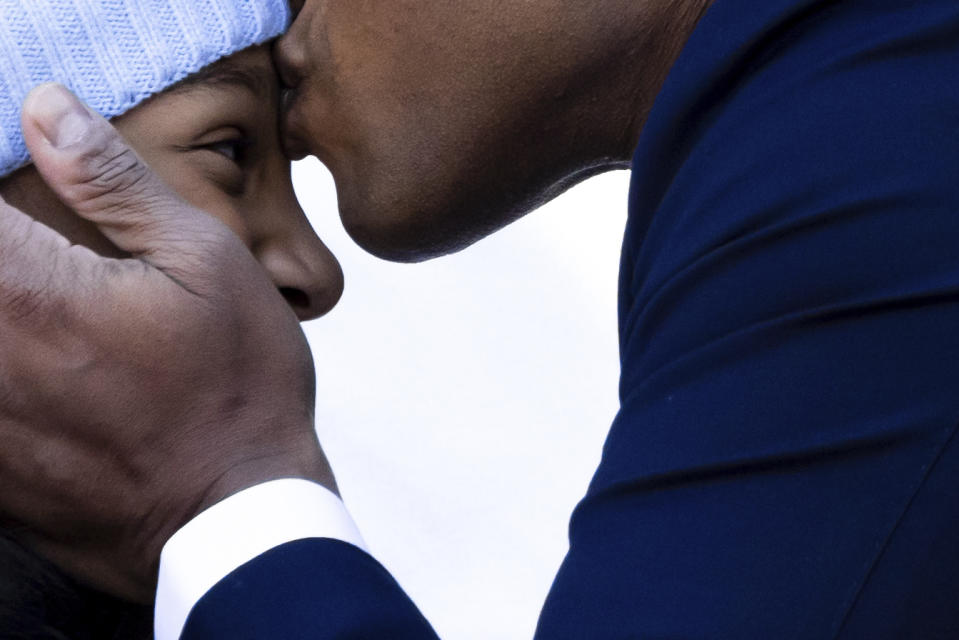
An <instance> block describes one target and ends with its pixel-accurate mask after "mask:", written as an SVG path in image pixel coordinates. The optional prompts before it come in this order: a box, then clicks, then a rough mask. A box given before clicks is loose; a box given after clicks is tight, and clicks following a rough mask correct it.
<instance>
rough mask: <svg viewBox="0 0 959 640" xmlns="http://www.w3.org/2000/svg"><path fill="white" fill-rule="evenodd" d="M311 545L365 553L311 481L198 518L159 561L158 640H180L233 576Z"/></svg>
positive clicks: (282, 483)
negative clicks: (194, 615) (265, 556)
mask: <svg viewBox="0 0 959 640" xmlns="http://www.w3.org/2000/svg"><path fill="white" fill-rule="evenodd" d="M304 538H333V539H335V540H342V541H343V542H348V543H350V544H353V545H356V546H357V547H359V548H361V549H363V550H364V551H365V550H366V545H365V543H364V542H363V538H362V537H360V533H359V531H358V530H357V528H356V525H355V524H354V523H353V520H352V519H351V518H350V515H349V513H347V511H346V507H345V506H344V505H343V502H342V501H341V500H340V499H339V498H338V497H337V496H336V495H335V494H334V493H333V492H331V491H330V490H328V489H326V488H325V487H322V486H320V485H318V484H316V483H314V482H310V481H308V480H300V479H285V480H273V481H271V482H265V483H263V484H259V485H256V486H254V487H250V488H249V489H244V490H243V491H241V492H239V493H236V494H234V495H232V496H230V497H229V498H226V499H225V500H223V501H221V502H218V503H217V504H215V505H213V506H212V507H210V508H209V509H207V510H206V511H204V512H203V513H201V514H199V515H198V516H196V517H195V518H194V519H193V520H191V521H190V522H188V523H187V524H185V525H184V526H183V527H182V528H181V529H180V530H179V531H177V532H176V533H175V534H173V537H171V538H170V539H169V540H168V541H167V543H166V544H165V545H164V546H163V551H162V553H161V554H160V579H159V583H158V584H157V595H156V609H155V622H154V633H155V640H178V638H179V637H180V634H181V633H182V632H183V627H184V625H185V624H186V619H187V616H189V615H190V611H191V610H192V609H193V607H194V606H195V605H196V603H197V602H199V601H200V599H201V598H202V597H203V596H204V595H205V594H206V592H207V591H209V590H210V589H212V588H213V587H214V586H215V585H216V583H218V582H219V581H220V580H222V579H223V578H225V577H226V576H228V575H229V574H230V573H232V572H233V571H234V570H236V569H238V568H239V567H241V566H242V565H244V564H246V563H247V562H249V561H250V560H252V559H253V558H255V557H257V556H258V555H260V554H262V553H265V552H267V551H269V550H270V549H273V548H274V547H278V546H279V545H281V544H285V543H287V542H292V541H294V540H302V539H304Z"/></svg>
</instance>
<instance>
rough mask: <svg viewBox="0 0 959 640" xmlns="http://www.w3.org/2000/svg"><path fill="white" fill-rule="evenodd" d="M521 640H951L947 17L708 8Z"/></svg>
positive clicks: (955, 208) (955, 189)
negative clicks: (532, 615) (602, 414)
mask: <svg viewBox="0 0 959 640" xmlns="http://www.w3.org/2000/svg"><path fill="white" fill-rule="evenodd" d="M633 168H634V171H633V182H632V193H631V203H630V204H631V207H632V210H631V213H630V218H629V221H628V229H627V232H626V237H625V242H624V253H623V261H622V271H621V298H620V332H621V355H622V378H621V386H620V394H621V403H622V409H621V412H620V414H619V415H618V417H617V418H616V421H615V423H614V424H613V426H612V429H611V431H610V434H609V437H608V440H607V442H606V445H605V448H604V453H603V460H602V464H601V466H600V468H599V469H598V471H597V473H596V475H595V477H594V479H593V482H592V484H591V486H590V488H589V491H588V495H587V496H586V498H585V499H584V500H583V502H582V503H581V504H580V505H579V506H578V508H577V510H576V511H575V513H574V516H573V519H572V522H571V525H570V541H571V550H570V553H569V555H568V557H567V559H566V561H565V562H564V564H563V566H562V569H561V570H560V572H559V575H558V577H557V580H556V583H555V585H554V587H553V590H552V593H551V594H550V597H549V599H548V601H547V603H546V607H545V610H544V613H543V616H542V618H541V621H540V627H539V635H538V637H539V638H541V639H543V640H546V639H549V640H554V639H565V638H569V639H577V640H578V639H582V638H644V639H645V638H776V639H779V640H784V639H789V638H837V637H838V638H864V639H870V640H876V639H886V638H917V639H929V638H943V639H946V638H959V551H957V547H959V444H957V443H956V442H955V440H956V436H955V434H956V429H957V425H959V2H957V0H921V1H916V2H913V1H908V0H845V1H831V2H826V1H821V0H820V1H810V0H806V1H797V0H762V1H756V0H751V1H748V0H717V2H716V4H715V5H714V6H713V8H712V9H711V10H710V11H709V12H707V14H706V16H705V17H704V18H703V20H702V22H701V23H700V25H699V28H698V29H697V31H696V32H695V33H694V35H693V37H692V39H691V40H690V42H689V43H688V44H687V46H686V48H685V49H684V51H683V54H682V56H681V58H680V60H679V61H678V63H677V65H676V66H675V67H674V69H673V71H672V73H671V75H670V77H669V79H668V80H667V84H666V86H665V87H664V89H663V91H662V93H661V94H660V96H659V98H658V100H657V103H656V105H655V107H654V111H653V113H652V114H651V117H650V120H649V123H648V126H647V128H646V130H645V131H644V132H643V136H642V138H641V141H640V145H639V148H638V150H637V152H636V155H635V158H634V167H633Z"/></svg>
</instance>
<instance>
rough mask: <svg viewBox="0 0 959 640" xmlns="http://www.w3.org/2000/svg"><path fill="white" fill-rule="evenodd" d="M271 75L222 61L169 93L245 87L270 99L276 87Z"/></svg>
mask: <svg viewBox="0 0 959 640" xmlns="http://www.w3.org/2000/svg"><path fill="white" fill-rule="evenodd" d="M270 79H271V75H270V74H268V73H263V72H262V70H260V69H257V68H253V67H251V66H249V65H240V64H234V63H233V62H232V61H230V60H221V61H219V62H216V63H214V64H212V65H210V66H208V67H205V68H204V69H201V70H200V71H198V72H196V73H194V74H192V75H190V76H188V77H186V78H184V79H183V80H181V81H180V82H178V83H176V84H175V85H173V86H172V87H170V88H169V89H167V92H168V93H180V92H184V91H192V90H194V89H197V88H205V89H211V88H218V87H222V86H227V87H243V88H245V89H247V90H249V91H251V92H252V93H253V94H254V95H256V96H261V97H268V96H270V95H272V94H274V93H275V90H276V87H275V84H274V83H273V82H270Z"/></svg>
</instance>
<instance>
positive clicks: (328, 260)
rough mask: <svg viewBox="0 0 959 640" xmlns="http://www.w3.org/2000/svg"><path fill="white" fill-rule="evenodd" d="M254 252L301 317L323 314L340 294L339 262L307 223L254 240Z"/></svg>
mask: <svg viewBox="0 0 959 640" xmlns="http://www.w3.org/2000/svg"><path fill="white" fill-rule="evenodd" d="M304 222H306V220H305V219H304ZM253 253H254V254H255V255H256V257H257V259H258V260H259V261H260V263H261V264H262V265H263V266H264V267H265V268H266V270H267V272H268V273H269V274H270V277H271V278H272V279H273V282H274V283H276V286H277V288H278V289H279V290H280V293H281V294H283V297H284V298H285V299H286V301H287V303H288V304H289V305H290V307H292V308H293V311H294V312H295V313H296V316H297V317H298V318H299V319H300V321H305V320H312V319H314V318H318V317H320V316H322V315H323V314H325V313H326V312H328V311H329V310H330V309H332V308H333V307H334V306H336V303H337V302H338V301H339V299H340V296H341V295H342V294H343V270H342V269H341V268H340V263H339V262H338V261H337V259H336V258H335V257H334V256H333V254H332V253H331V252H330V250H329V249H327V247H326V245H325V244H323V242H322V241H321V240H320V239H319V238H318V237H317V236H316V234H315V233H314V232H313V230H312V228H310V226H309V223H306V224H305V228H300V229H298V230H297V232H294V233H291V234H289V235H287V236H285V237H272V238H269V239H267V240H264V241H262V242H259V243H257V244H256V246H254V247H253Z"/></svg>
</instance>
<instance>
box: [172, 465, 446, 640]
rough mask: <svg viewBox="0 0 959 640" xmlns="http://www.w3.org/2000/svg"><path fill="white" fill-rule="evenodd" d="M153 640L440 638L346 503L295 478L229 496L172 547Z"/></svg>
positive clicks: (179, 534)
mask: <svg viewBox="0 0 959 640" xmlns="http://www.w3.org/2000/svg"><path fill="white" fill-rule="evenodd" d="M356 634H359V635H358V636H357V635H356ZM155 636H156V638H157V640H177V639H178V638H183V639H187V638H203V639H204V640H211V639H212V640H215V639H217V638H231V639H236V638H251V639H254V638H285V639H286V638H289V639H296V638H310V639H322V638H343V637H364V638H367V637H369V638H375V637H384V638H385V637H389V638H400V639H403V638H435V637H436V635H435V634H434V632H433V631H432V629H431V628H430V626H429V624H428V623H427V622H426V620H425V619H424V618H423V616H422V614H420V612H419V611H418V610H417V609H416V607H415V606H414V605H413V603H412V601H411V600H410V599H409V597H407V596H406V594H405V593H403V591H402V589H401V588H400V587H399V585H398V584H397V583H396V581H395V580H394V579H393V578H392V576H390V574H389V573H388V572H387V571H386V569H384V568H383V567H382V566H381V565H380V564H379V563H377V562H376V560H374V559H373V558H372V557H371V556H370V555H369V554H367V553H366V551H365V544H364V542H363V539H362V538H361V537H360V534H359V532H358V531H357V529H356V527H355V525H354V524H353V521H352V519H351V518H350V516H349V514H348V513H347V512H346V509H345V508H344V506H343V503H342V502H341V501H340V499H339V498H338V497H337V496H335V495H334V494H332V493H331V492H329V491H328V490H327V489H325V488H323V487H321V486H319V485H316V484H314V483H312V482H307V481H305V480H297V479H284V480H276V481H273V482H267V483H264V484H261V485H258V486H255V487H251V488H249V489H246V490H244V491H241V492H239V493H237V494H235V495H233V496H230V497H229V498H227V499H225V500H223V501H222V502H220V503H218V504H216V505H214V506H213V507H211V508H210V509H208V510H207V511H205V512H203V513H201V514H200V515H198V516H197V517H196V518H194V519H193V520H192V521H190V522H189V523H187V524H186V525H185V526H184V527H183V528H182V529H180V530H179V531H178V532H177V533H176V534H175V535H174V536H173V537H172V538H171V539H170V540H169V541H168V542H167V544H166V545H165V546H164V549H163V553H162V554H161V558H160V577H159V583H158V586H157V599H156V616H155Z"/></svg>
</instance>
